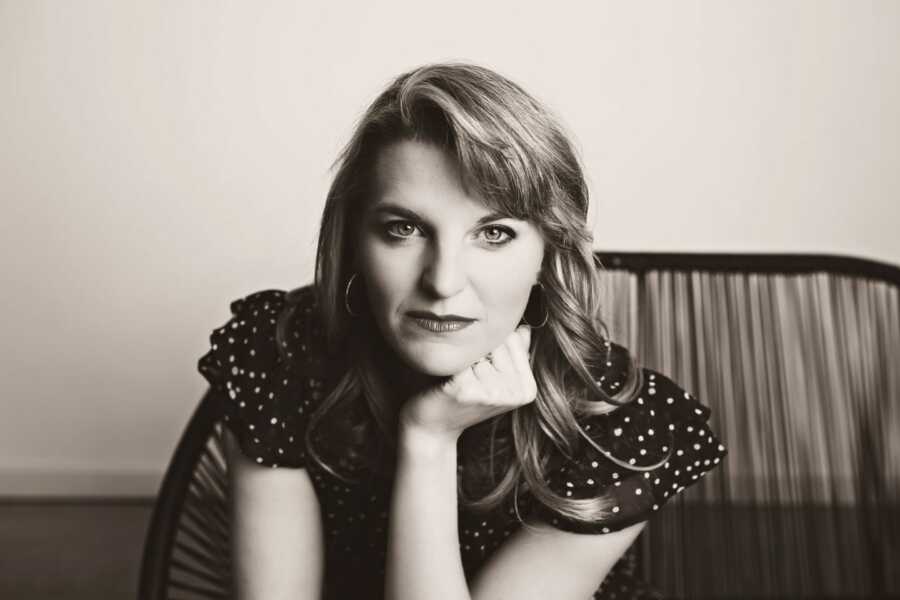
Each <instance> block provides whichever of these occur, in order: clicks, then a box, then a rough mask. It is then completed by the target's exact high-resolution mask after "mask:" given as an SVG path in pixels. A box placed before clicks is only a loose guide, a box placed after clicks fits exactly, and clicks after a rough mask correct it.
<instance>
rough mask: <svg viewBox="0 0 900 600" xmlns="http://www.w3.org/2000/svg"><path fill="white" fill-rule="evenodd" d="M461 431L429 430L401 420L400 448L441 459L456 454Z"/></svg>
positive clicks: (399, 432) (415, 454) (398, 441)
mask: <svg viewBox="0 0 900 600" xmlns="http://www.w3.org/2000/svg"><path fill="white" fill-rule="evenodd" d="M458 439H459V433H455V432H441V433H436V432H433V431H428V430H426V429H423V428H421V427H417V426H415V425H410V424H403V423H402V422H401V424H400V427H399V430H398V440H397V443H398V449H399V450H400V452H401V453H403V454H406V455H412V456H416V457H422V458H431V459H439V458H441V457H446V456H447V455H450V454H452V455H454V456H455V455H456V442H457V440H458Z"/></svg>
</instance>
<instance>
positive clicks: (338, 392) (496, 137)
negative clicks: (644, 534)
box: [277, 63, 643, 522]
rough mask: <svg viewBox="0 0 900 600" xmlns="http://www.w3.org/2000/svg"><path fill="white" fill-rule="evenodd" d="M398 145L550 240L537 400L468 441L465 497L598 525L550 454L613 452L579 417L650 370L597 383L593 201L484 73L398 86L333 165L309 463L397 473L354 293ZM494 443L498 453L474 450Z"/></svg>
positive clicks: (599, 326) (601, 350)
mask: <svg viewBox="0 0 900 600" xmlns="http://www.w3.org/2000/svg"><path fill="white" fill-rule="evenodd" d="M400 140H419V141H424V142H429V143H433V144H436V145H438V146H439V147H441V148H442V149H444V150H445V151H446V152H448V153H449V154H450V155H451V156H453V157H455V159H456V160H457V162H458V165H459V166H460V169H461V173H462V175H463V180H464V185H465V186H471V188H474V189H471V188H469V187H466V190H467V191H472V192H476V193H477V194H478V196H479V197H480V198H482V199H483V200H484V202H485V204H486V205H487V206H488V208H490V209H493V210H497V211H500V212H502V213H504V214H507V215H509V216H511V217H514V218H519V219H523V220H526V221H529V222H531V223H533V224H534V225H535V226H536V227H538V228H539V230H540V231H541V232H542V233H543V236H544V239H545V240H546V245H545V253H544V261H543V263H542V265H541V272H540V275H539V282H540V283H542V284H543V291H544V300H545V302H544V305H545V306H546V310H547V321H546V325H545V326H543V327H540V328H535V329H534V330H533V331H532V348H533V356H532V370H533V373H534V377H535V381H536V382H537V386H538V394H537V398H536V399H535V401H534V402H533V403H531V404H528V405H525V406H523V407H520V408H517V409H515V410H512V411H509V412H507V413H505V414H503V415H500V416H498V417H495V418H493V419H489V420H486V421H483V422H481V423H479V424H477V425H474V426H472V427H470V428H469V429H467V430H466V431H465V432H464V433H463V434H462V436H461V438H460V439H461V441H462V443H463V448H464V451H463V452H462V454H461V456H462V457H463V458H464V459H466V460H467V462H466V465H467V466H466V468H465V470H464V472H465V478H464V480H463V481H462V482H461V483H460V487H459V494H460V500H461V501H462V502H463V503H465V504H466V505H467V506H469V507H471V508H473V509H475V510H485V511H487V510H492V509H494V508H497V507H498V506H500V505H501V504H503V503H504V502H506V501H507V500H512V501H513V505H514V506H515V509H516V510H515V512H516V514H517V516H519V519H520V520H522V519H521V516H520V515H519V503H518V500H519V499H520V497H521V494H523V493H525V492H529V493H530V494H531V495H532V497H533V498H534V499H535V500H537V501H538V502H540V503H542V504H543V505H544V506H546V507H547V508H549V509H550V510H551V511H553V512H554V513H556V514H559V515H561V516H563V517H567V518H570V519H574V520H576V521H587V522H596V521H597V520H598V519H603V518H604V517H606V516H607V515H608V514H609V510H608V509H609V508H610V506H611V504H612V502H611V499H610V498H608V497H606V496H604V495H601V496H598V497H596V498H590V499H572V498H566V497H562V496H559V495H558V494H556V493H554V492H553V491H552V490H551V489H550V486H549V485H548V483H547V480H548V465H549V463H550V456H551V455H552V454H553V453H554V452H556V453H562V455H564V456H568V457H572V456H575V455H576V453H577V452H578V450H579V448H580V447H581V444H584V443H589V444H592V445H593V446H594V447H596V448H597V449H598V450H601V451H602V450H604V449H603V448H600V447H599V445H598V443H597V441H596V440H595V439H593V438H591V437H590V436H589V435H588V434H587V433H586V432H585V430H584V429H583V428H582V427H581V426H580V425H579V422H578V419H577V417H578V416H579V415H591V414H600V413H605V412H608V411H610V410H613V409H615V408H616V407H617V406H620V405H623V404H626V403H627V402H630V401H631V400H633V399H634V397H635V396H636V395H637V393H638V391H639V390H640V388H641V386H642V383H643V382H642V381H641V369H640V368H638V366H637V364H636V362H635V360H634V359H633V357H632V356H631V355H630V354H629V356H628V361H627V362H628V375H627V378H626V381H625V384H624V385H623V386H622V389H620V390H619V391H618V392H617V393H616V394H615V395H614V396H608V395H607V394H606V393H605V392H604V391H603V390H602V389H601V388H600V386H599V383H598V381H599V380H600V379H601V377H602V376H603V375H604V373H605V372H606V371H607V369H608V367H607V366H606V364H607V360H608V358H609V356H608V355H609V352H610V346H609V344H608V343H607V340H608V338H609V336H608V333H607V327H606V325H605V324H604V323H603V322H602V320H601V318H600V317H599V315H600V298H601V295H600V280H599V269H600V268H602V265H599V263H598V262H597V261H596V260H595V255H594V252H593V250H592V242H593V238H592V234H591V231H590V230H589V223H588V214H589V203H588V190H587V185H586V183H585V181H584V177H583V174H582V169H581V166H580V164H579V161H578V158H577V157H576V154H575V152H574V150H573V148H572V145H571V144H570V142H569V141H568V139H567V137H566V136H565V135H564V133H563V131H562V128H561V127H560V125H559V124H558V123H557V120H556V119H555V118H554V117H553V116H552V115H551V114H550V113H549V112H548V111H547V110H546V109H545V108H544V107H543V106H541V104H540V103H538V102H537V101H536V100H535V99H534V98H532V97H531V96H530V95H529V94H527V93H526V92H525V91H524V90H523V89H522V88H521V87H519V86H518V85H516V84H515V83H513V82H511V81H510V80H508V79H506V78H504V77H502V76H501V75H499V74H497V73H495V72H493V71H491V70H489V69H486V68H483V67H480V66H477V65H472V64H462V63H443V64H430V65H425V66H421V67H419V68H416V69H414V70H412V71H409V72H407V73H404V74H403V75H400V76H399V77H397V78H396V79H395V80H394V81H393V82H391V83H390V84H389V85H388V86H387V88H386V89H385V90H384V91H383V92H382V93H381V94H380V95H379V96H378V97H377V98H376V99H375V101H374V102H373V103H372V104H371V105H370V106H369V108H368V110H366V112H365V114H364V115H363V116H362V118H361V120H360V121H359V123H358V125H357V127H356V129H355V132H354V134H353V136H352V138H351V139H350V141H349V142H348V143H347V145H346V146H345V147H344V149H343V150H342V152H341V153H340V155H339V157H338V159H337V161H336V162H335V166H336V167H337V171H336V174H335V177H334V180H333V182H332V185H331V187H330V190H329V192H328V196H327V200H326V203H325V208H324V212H323V215H322V221H321V228H320V233H319V241H318V249H317V256H316V268H315V283H314V286H313V287H314V290H315V294H316V299H317V304H318V306H319V310H320V314H319V316H320V317H321V322H322V326H323V331H324V335H325V339H326V342H327V344H326V345H327V348H328V354H329V358H328V360H327V361H325V362H327V365H328V368H329V372H330V374H331V376H332V377H333V385H332V386H331V389H330V392H329V393H328V394H327V395H326V397H325V398H324V400H323V402H322V403H321V405H320V406H319V407H318V408H317V410H316V411H315V412H314V413H313V414H312V416H311V420H310V425H309V427H308V430H307V438H306V444H307V448H308V452H309V454H310V455H311V456H312V457H313V458H314V460H316V461H317V462H318V463H319V464H320V465H321V466H322V467H323V468H325V469H326V470H328V471H329V472H331V473H332V474H333V475H335V476H336V477H339V478H340V479H342V480H345V481H351V480H354V478H355V476H356V475H357V474H358V473H359V471H358V469H359V468H360V467H368V468H370V469H374V470H376V471H382V472H388V473H389V472H390V471H391V468H392V466H393V464H394V463H393V460H394V458H395V456H396V454H395V452H396V433H397V430H396V416H397V409H398V404H397V399H396V398H395V397H394V396H393V395H392V392H391V387H390V384H389V382H388V381H387V380H386V378H385V377H384V369H383V363H381V362H380V361H382V360H384V359H383V356H384V355H385V352H384V346H383V345H382V344H383V343H384V342H383V340H382V339H381V336H380V335H379V333H378V331H377V329H376V327H375V325H374V322H373V320H372V318H371V314H370V313H368V312H363V313H362V314H361V315H360V316H357V317H353V316H351V315H350V314H348V313H347V311H346V309H345V290H346V286H347V282H348V280H349V279H350V277H351V276H352V274H353V268H354V267H353V265H354V264H355V256H356V255H355V252H356V248H355V247H354V240H357V239H359V237H358V228H359V226H360V218H361V215H362V214H363V212H364V209H365V207H366V206H367V204H368V203H370V202H371V201H372V194H373V189H374V187H373V170H374V164H375V157H376V156H377V154H378V152H379V151H380V150H381V149H382V148H384V147H385V146H387V145H389V144H391V143H394V142H397V141H400ZM357 285H362V282H361V281H357V282H355V283H354V287H355V286H357ZM291 297H292V296H291V294H288V299H289V301H290V299H291ZM526 312H527V310H526ZM286 335H287V319H281V322H280V323H279V326H278V331H277V339H278V348H279V350H281V349H282V348H283V346H284V344H283V343H281V341H282V340H283V339H285V337H286ZM486 436H487V439H489V451H487V452H484V451H481V452H477V451H474V450H473V451H470V452H465V449H466V448H468V447H470V446H471V447H472V448H474V443H475V440H478V439H485V437H486ZM366 463H368V464H366ZM621 466H623V467H624V468H629V466H628V465H627V464H623V465H621ZM473 490H477V492H474V493H473Z"/></svg>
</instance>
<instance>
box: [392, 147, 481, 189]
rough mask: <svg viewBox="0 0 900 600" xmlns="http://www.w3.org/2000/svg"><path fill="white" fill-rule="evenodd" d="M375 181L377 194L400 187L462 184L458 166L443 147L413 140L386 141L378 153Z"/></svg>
mask: <svg viewBox="0 0 900 600" xmlns="http://www.w3.org/2000/svg"><path fill="white" fill-rule="evenodd" d="M375 183H376V185H377V190H378V191H379V192H380V194H379V196H380V195H383V194H389V193H391V192H397V191H402V190H403V189H404V188H428V187H440V188H450V189H452V188H462V187H463V185H462V178H461V172H460V170H459V166H458V165H457V164H456V161H455V160H454V158H453V157H452V156H451V155H450V154H449V153H448V152H447V151H446V150H444V149H442V148H439V147H438V146H436V145H434V144H430V143H426V142H419V141H413V140H403V141H399V142H395V143H393V144H389V145H388V146H385V147H384V148H382V149H381V150H380V151H379V152H378V154H377V156H376V158H375Z"/></svg>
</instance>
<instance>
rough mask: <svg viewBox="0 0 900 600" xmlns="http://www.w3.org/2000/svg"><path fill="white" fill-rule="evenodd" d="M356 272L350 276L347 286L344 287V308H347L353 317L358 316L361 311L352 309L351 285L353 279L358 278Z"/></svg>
mask: <svg viewBox="0 0 900 600" xmlns="http://www.w3.org/2000/svg"><path fill="white" fill-rule="evenodd" d="M356 275H357V274H356V273H354V274H353V275H351V276H350V279H348V280H347V287H346V288H345V289H344V308H346V309H347V312H348V313H349V314H350V316H352V317H358V316H359V315H360V313H355V312H353V311H352V310H351V309H350V286H351V285H353V280H354V279H356Z"/></svg>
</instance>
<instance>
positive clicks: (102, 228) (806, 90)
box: [0, 0, 900, 496]
mask: <svg viewBox="0 0 900 600" xmlns="http://www.w3.org/2000/svg"><path fill="white" fill-rule="evenodd" d="M444 60H464V61H472V62H476V63H479V64H482V65H484V66H488V67H490V68H493V69H495V70H497V71H499V72H500V73H502V74H504V75H507V76H508V77H510V78H512V79H513V80H515V81H517V82H519V83H520V84H522V85H523V86H524V87H525V88H526V89H527V90H528V91H530V92H531V93H532V94H533V95H535V96H536V97H538V98H539V99H541V100H542V101H544V102H545V103H546V104H547V105H548V106H549V107H550V108H551V109H552V110H553V111H554V112H555V113H556V114H557V115H559V117H560V118H561V120H562V122H563V123H564V125H565V127H566V128H567V129H568V131H569V132H570V133H571V135H572V138H573V140H574V142H575V144H576V145H577V147H578V150H579V152H580V154H581V157H582V160H583V163H584V165H585V168H586V173H587V177H588V181H589V185H590V189H591V195H592V201H593V202H594V203H595V204H594V209H595V215H596V240H597V247H598V248H602V249H606V250H646V251H688V252H700V251H710V252H712V251H716V252H719V251H721V252H810V253H827V254H845V255H851V256H858V257H865V258H871V259H876V260H880V261H884V262H889V263H893V264H898V263H900V235H898V232H897V228H898V225H900V2H896V1H893V0H883V1H860V0H853V1H850V0H846V1H843V2H837V1H825V0H823V1H812V0H806V1H784V0H771V1H758V0H757V1H751V0H747V1H731V2H724V1H702V2H700V1H678V2H675V1H672V2H601V1H596V0H595V1H592V2H572V3H568V2H561V1H554V2H523V0H516V1H514V2H513V1H505V2H500V1H491V2H485V1H483V0H481V1H477V2H473V1H469V0H464V1H455V2H443V3H427V2H422V1H421V0H418V1H403V2H394V3H390V2H355V3H350V2H337V1H333V0H329V1H327V2H326V1H324V0H322V1H320V2H306V1H295V2H288V1H260V2H224V1H218V0H217V1H211V0H210V1H199V0H179V1H168V2H162V1H149V0H148V1H143V2H139V1H132V2H121V1H118V0H116V1H100V0H83V1H80V2H62V1H55V2H54V1H36V0H0V73H2V74H3V75H2V77H0V199H2V209H3V210H2V218H0V234H2V235H0V245H2V257H3V258H2V269H0V277H2V296H0V297H2V311H0V340H2V341H0V495H32V494H47V495H119V494H121V495H138V496H140V495H145V496H148V495H152V494H154V493H155V492H156V489H157V485H158V483H159V479H160V476H161V474H162V472H163V470H164V468H165V466H166V464H167V462H168V460H169V458H170V456H171V453H172V450H173V448H174V445H175V443H176V441H177V438H178V436H179V435H180V433H181V430H182V428H183V426H184V424H185V422H186V421H187V419H188V417H189V416H190V413H191V411H192V410H193V409H194V406H195V404H196V402H197V401H198V400H199V398H200V397H201V395H202V393H203V391H204V390H205V388H206V382H205V380H203V378H202V377H201V376H200V374H199V373H198V372H197V371H196V362H197V359H198V358H199V357H200V356H201V355H202V354H203V353H204V352H206V350H207V348H208V336H209V334H210V332H211V331H212V329H213V328H215V327H218V326H220V325H221V324H223V323H224V322H225V321H226V320H227V319H228V318H229V316H230V313H229V311H228V304H229V303H230V302H231V301H232V300H234V299H236V298H239V297H242V296H245V295H247V294H249V293H251V292H253V291H257V290H260V289H264V288H277V289H290V288H293V287H296V286H298V285H301V284H304V283H308V282H310V281H311V278H312V268H313V258H314V250H315V242H316V235H317V226H318V220H319V215H320V213H321V209H322V206H323V203H324V198H325V193H326V190H327V186H328V184H329V182H330V178H331V176H332V173H333V172H332V171H330V167H331V164H332V162H333V161H334V159H335V158H336V156H337V153H338V151H339V150H340V148H341V146H342V145H343V144H344V143H345V142H346V141H347V139H348V137H349V135H350V133H351V132H352V130H353V126H354V124H355V122H356V120H357V119H358V118H359V116H360V115H361V114H362V111H363V110H364V109H365V107H366V106H367V105H368V103H369V102H370V101H371V100H372V99H374V97H375V96H376V95H377V93H378V92H379V91H380V90H381V89H382V88H383V86H385V85H386V84H387V83H388V82H389V80H390V79H391V78H393V77H395V76H396V75H398V74H400V73H401V72H403V71H406V70H408V69H410V68H412V67H415V66H418V65H420V64H423V63H427V62H435V61H444Z"/></svg>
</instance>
